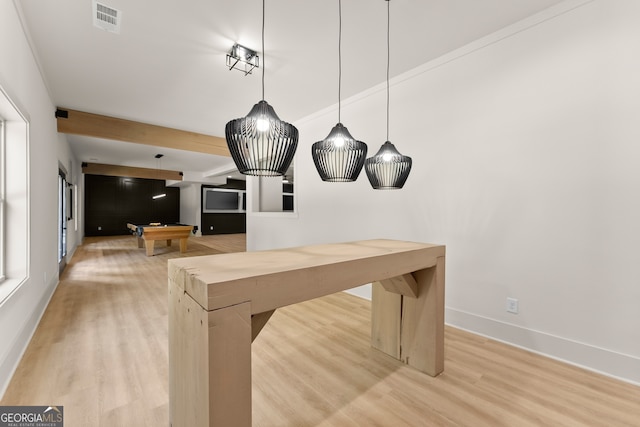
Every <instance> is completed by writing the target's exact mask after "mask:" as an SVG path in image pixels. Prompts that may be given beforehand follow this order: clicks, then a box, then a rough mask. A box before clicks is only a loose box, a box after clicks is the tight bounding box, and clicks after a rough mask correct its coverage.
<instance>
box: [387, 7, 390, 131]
mask: <svg viewBox="0 0 640 427" xmlns="http://www.w3.org/2000/svg"><path fill="white" fill-rule="evenodd" d="M390 4H391V2H390V1H389V0H387V141H388V140H389V63H390V62H391V60H390V56H391V47H390V46H391V44H390V43H389V33H390V29H389V28H390V27H391V24H390V23H391V18H390V16H389V15H390V10H391V8H390V7H389V6H390Z"/></svg>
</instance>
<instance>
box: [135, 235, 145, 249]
mask: <svg viewBox="0 0 640 427" xmlns="http://www.w3.org/2000/svg"><path fill="white" fill-rule="evenodd" d="M136 239H138V247H139V248H142V246H143V245H144V241H143V240H142V237H136Z"/></svg>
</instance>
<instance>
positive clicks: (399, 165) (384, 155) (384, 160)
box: [364, 0, 412, 190]
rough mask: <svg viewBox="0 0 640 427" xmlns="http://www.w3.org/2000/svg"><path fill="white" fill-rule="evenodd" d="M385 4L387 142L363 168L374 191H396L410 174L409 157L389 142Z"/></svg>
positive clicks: (410, 162)
mask: <svg viewBox="0 0 640 427" xmlns="http://www.w3.org/2000/svg"><path fill="white" fill-rule="evenodd" d="M385 1H386V2H387V141H386V142H385V143H384V144H382V147H380V150H378V152H377V153H376V155H375V156H373V157H370V158H368V159H367V160H366V161H365V164H364V168H365V171H366V173H367V177H368V178H369V182H370V183H371V186H372V187H373V188H374V189H375V190H398V189H400V188H402V186H403V185H404V183H405V182H406V181H407V178H408V177H409V172H411V164H412V161H411V157H409V156H403V155H402V154H400V153H399V152H398V150H396V147H395V146H394V145H393V144H392V143H391V141H389V62H390V61H389V57H390V56H391V54H390V50H391V48H390V44H389V32H390V31H389V27H390V25H389V24H390V21H391V19H390V7H389V0H385Z"/></svg>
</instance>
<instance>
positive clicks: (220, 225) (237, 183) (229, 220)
mask: <svg viewBox="0 0 640 427" xmlns="http://www.w3.org/2000/svg"><path fill="white" fill-rule="evenodd" d="M202 187H210V188H228V189H234V190H245V189H246V188H247V183H246V181H244V180H241V179H227V183H226V184H224V185H202V186H201V188H200V198H201V204H202V205H204V200H202ZM200 215H201V224H202V228H201V230H200V231H201V232H202V234H203V235H208V234H234V233H246V232H247V215H246V214H245V213H204V212H201V213H200Z"/></svg>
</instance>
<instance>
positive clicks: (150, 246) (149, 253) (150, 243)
mask: <svg viewBox="0 0 640 427" xmlns="http://www.w3.org/2000/svg"><path fill="white" fill-rule="evenodd" d="M154 243H155V240H146V239H145V241H144V248H145V249H146V251H147V256H152V255H153V247H154Z"/></svg>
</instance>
